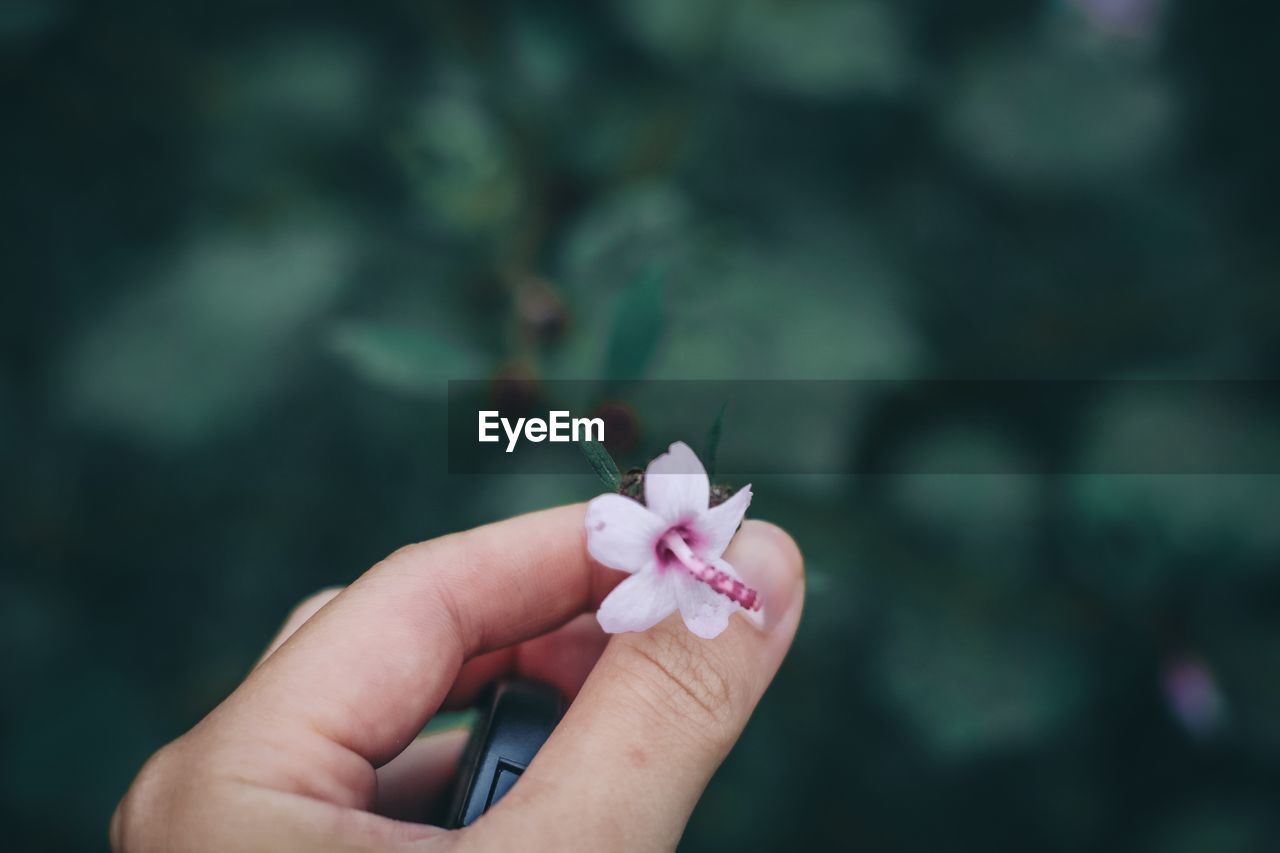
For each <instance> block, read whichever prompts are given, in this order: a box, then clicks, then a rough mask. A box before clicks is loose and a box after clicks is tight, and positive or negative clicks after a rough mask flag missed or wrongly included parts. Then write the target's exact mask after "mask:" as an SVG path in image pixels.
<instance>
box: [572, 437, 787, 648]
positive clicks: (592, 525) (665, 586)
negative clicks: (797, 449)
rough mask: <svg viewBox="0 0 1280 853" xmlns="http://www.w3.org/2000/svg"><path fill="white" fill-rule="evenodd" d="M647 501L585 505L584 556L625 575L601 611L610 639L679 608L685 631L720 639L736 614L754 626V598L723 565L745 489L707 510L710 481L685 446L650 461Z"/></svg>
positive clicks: (615, 499) (604, 498)
mask: <svg viewBox="0 0 1280 853" xmlns="http://www.w3.org/2000/svg"><path fill="white" fill-rule="evenodd" d="M644 498H645V502H644V503H643V504H641V503H640V502H639V501H636V500H633V499H631V498H628V497H624V496H623V495H612V494H611V495H601V496H600V497H598V498H596V499H595V500H593V501H591V503H589V504H587V550H588V551H589V552H590V553H591V556H592V557H594V558H595V559H596V560H597V561H598V562H600V563H603V564H604V565H606V566H608V567H609V568H611V569H619V570H621V571H624V572H630V573H631V577H629V578H627V579H626V580H624V581H623V582H622V583H620V584H619V585H618V587H617V588H616V589H614V591H613V592H611V593H609V595H608V596H607V597H606V598H605V600H604V602H603V603H601V605H600V611H599V612H598V613H597V614H596V618H598V619H599V620H600V625H601V626H602V627H603V628H604V629H605V630H606V631H608V632H609V633H610V634H619V633H622V632H624V631H644V630H647V629H649V628H652V627H653V626H654V625H656V624H658V623H659V622H661V621H662V620H663V619H665V618H666V617H667V616H669V615H670V614H671V613H673V612H675V611H676V610H677V609H678V610H679V611H680V615H681V616H682V617H684V624H685V625H686V626H688V628H689V630H690V631H692V632H693V633H695V634H697V635H698V636H699V637H703V638H705V639H708V640H710V639H712V638H713V637H717V636H719V634H720V632H721V631H723V630H724V629H725V628H727V627H728V626H729V616H730V615H731V614H732V613H733V612H734V611H740V612H742V613H744V614H745V615H747V616H749V617H751V618H752V619H753V620H756V621H758V620H759V616H760V609H761V604H762V602H761V601H760V595H759V594H758V593H757V592H756V591H755V590H754V589H752V588H750V587H749V586H747V585H746V584H745V583H743V581H742V578H741V577H739V575H738V573H737V571H736V570H735V569H734V568H733V566H731V565H729V564H728V563H726V562H725V561H724V560H723V559H721V555H722V554H723V553H724V549H725V548H727V547H729V540H731V539H733V534H734V533H735V532H736V531H737V529H738V525H739V524H740V523H741V522H742V516H743V514H745V513H746V511H747V505H748V504H750V503H751V487H750V486H743V487H742V488H741V489H739V490H738V491H737V492H736V493H734V495H733V497H731V498H729V499H728V500H727V501H725V502H724V503H722V504H720V505H719V506H716V507H712V506H710V499H711V483H710V481H709V480H708V479H707V472H706V469H704V468H703V467H702V463H701V462H699V461H698V457H697V456H696V455H694V452H693V451H692V450H690V449H689V446H688V445H687V444H685V443H683V442H679V441H677V442H676V443H675V444H673V445H671V447H670V448H669V449H668V451H667V452H666V453H664V454H662V455H661V456H659V457H658V458H657V459H654V460H653V461H652V462H650V463H649V467H648V469H647V470H646V471H645V474H644Z"/></svg>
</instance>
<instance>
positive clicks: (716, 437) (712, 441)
mask: <svg viewBox="0 0 1280 853" xmlns="http://www.w3.org/2000/svg"><path fill="white" fill-rule="evenodd" d="M728 407H729V401H727V400H726V401H725V402H723V403H721V404H720V411H718V412H716V419H715V420H714V421H712V422H711V428H710V429H708V430H707V438H706V441H705V442H704V443H703V445H702V464H703V465H704V466H705V467H706V469H707V476H708V477H710V478H714V477H715V476H716V454H717V453H718V452H719V451H720V431H721V430H722V429H723V428H724V410H725V409H727V408H728Z"/></svg>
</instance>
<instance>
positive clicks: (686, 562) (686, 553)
mask: <svg viewBox="0 0 1280 853" xmlns="http://www.w3.org/2000/svg"><path fill="white" fill-rule="evenodd" d="M662 544H663V545H665V546H667V548H668V550H670V551H671V555H672V556H673V557H675V558H676V562H678V563H679V564H680V566H681V567H682V568H683V569H684V570H685V571H686V572H688V573H689V575H690V576H692V577H693V579H694V580H697V581H701V582H702V583H705V584H706V585H707V586H709V587H711V588H712V589H713V590H715V591H716V592H718V593H720V594H721V595H723V596H724V597H725V598H728V599H729V600H730V601H733V602H736V603H737V604H738V605H740V606H741V607H742V608H743V609H744V610H759V609H760V608H761V607H762V606H764V603H763V602H762V601H761V600H760V593H758V592H756V591H755V590H754V589H752V588H751V587H749V586H747V585H746V584H744V583H743V582H742V581H740V580H738V579H737V578H731V577H729V575H727V574H726V573H724V572H722V571H720V570H719V569H717V568H716V567H715V566H713V565H711V564H710V563H708V562H706V561H705V560H703V559H702V558H701V557H699V556H697V555H696V554H694V553H693V549H691V548H690V547H689V545H688V543H687V542H685V541H684V539H683V538H682V537H681V536H680V534H679V533H678V532H677V531H675V530H672V531H670V532H669V533H667V535H666V536H663V537H662Z"/></svg>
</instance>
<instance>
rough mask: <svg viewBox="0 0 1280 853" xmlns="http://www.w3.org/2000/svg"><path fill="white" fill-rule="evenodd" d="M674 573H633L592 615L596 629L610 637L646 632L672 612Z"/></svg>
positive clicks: (653, 568)
mask: <svg viewBox="0 0 1280 853" xmlns="http://www.w3.org/2000/svg"><path fill="white" fill-rule="evenodd" d="M677 579H678V577H677V575H676V574H675V572H672V571H659V570H658V569H657V568H656V567H650V568H646V569H645V570H644V571H640V572H636V573H635V574H634V575H632V576H631V577H629V578H627V579H626V580H624V581H623V582H622V583H620V584H618V585H617V586H616V587H615V588H614V590H613V592H611V593H609V594H608V595H607V596H605V599H604V601H602V602H601V603H600V609H599V610H598V611H597V612H596V619H597V620H599V622H600V627H601V628H604V630H605V631H606V632H608V633H610V634H621V633H623V632H625V631H647V630H648V629H650V628H652V627H653V626H654V625H657V624H658V623H659V622H661V621H662V620H663V619H666V618H667V617H668V616H670V615H671V614H672V613H674V612H675V610H676V591H675V584H674V581H676V580H677Z"/></svg>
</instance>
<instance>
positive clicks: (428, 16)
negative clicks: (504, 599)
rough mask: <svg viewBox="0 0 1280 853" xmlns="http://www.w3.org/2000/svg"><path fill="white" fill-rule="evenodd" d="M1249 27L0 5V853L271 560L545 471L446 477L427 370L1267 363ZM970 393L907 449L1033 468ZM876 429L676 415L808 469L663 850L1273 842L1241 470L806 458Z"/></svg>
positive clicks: (166, 725)
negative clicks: (777, 626) (768, 618)
mask: <svg viewBox="0 0 1280 853" xmlns="http://www.w3.org/2000/svg"><path fill="white" fill-rule="evenodd" d="M1277 24H1280V12H1278V11H1277V7H1275V6H1272V5H1267V4H1246V3H1244V2H1240V1H1239V0H1228V2H1218V3H1198V4H1197V3H1191V2H1176V0H1165V2H1160V0H1058V2H1032V3H1018V2H1013V0H976V2H970V3H953V2H948V0H909V2H889V0H789V2H784V0H741V2H734V1H733V0H715V2H699V3H692V2H679V0H614V2H608V3H598V4H575V3H568V2H545V3H537V4H534V3H519V2H514V0H512V2H499V0H485V2H473V3H454V4H445V3H432V2H421V0H414V1H413V2H411V0H393V2H386V3H378V4H362V5H360V4H350V3H337V2H310V3H299V2H290V0H282V2H270V3H264V2H248V0H230V2H223V3H218V4H198V3H184V2H169V3H154V2H152V3H148V2H141V0H125V1H124V2H117V3H113V4H90V3H77V2H72V0H10V2H7V3H5V4H4V5H3V6H2V7H0V55H2V56H3V68H4V71H3V75H2V76H0V85H2V86H3V89H4V93H5V97H4V103H5V112H6V116H7V121H6V130H5V133H4V134H3V136H2V137H0V164H3V165H2V166H0V168H3V169H4V172H5V175H4V186H5V190H4V198H5V204H4V205H3V211H4V221H3V232H2V233H3V234H4V242H5V249H4V253H3V258H4V265H5V284H4V287H3V288H0V333H2V335H3V343H4V348H3V349H4V359H3V364H2V365H0V465H2V468H0V471H2V472H3V473H2V478H3V486H4V487H3V489H2V490H0V495H2V498H3V512H2V513H0V529H2V530H3V545H2V550H0V565H2V566H3V570H4V571H3V579H2V580H0V637H3V642H4V646H5V650H6V651H5V655H4V658H3V661H4V662H3V664H2V666H3V670H2V674H3V678H4V683H5V684H6V685H7V687H6V690H5V696H6V701H5V702H4V705H3V728H2V729H0V732H2V733H0V738H2V739H3V740H2V743H0V754H2V755H3V756H4V759H3V776H2V777H0V791H2V796H3V816H4V819H5V829H6V833H5V835H6V839H8V843H7V845H6V846H7V848H8V849H39V850H51V849H62V848H67V849H94V848H99V847H100V846H101V844H102V840H103V837H104V833H105V827H106V821H107V817H108V815H109V813H110V810H111V808H112V806H113V805H114V802H115V800H116V799H117V798H118V797H119V795H120V794H121V793H122V792H123V790H124V788H125V787H126V785H127V783H128V781H129V779H130V778H131V776H132V775H133V773H134V772H136V770H137V769H138V767H139V766H140V765H141V763H142V762H143V760H144V759H145V758H146V756H147V755H148V754H149V753H150V752H151V751H152V750H154V749H156V748H157V747H159V746H160V745H161V744H163V743H165V742H166V741H168V740H170V739H172V738H174V737H176V736H177V735H178V734H180V733H181V732H183V731H185V730H186V729H187V728H189V727H190V726H191V725H192V724H194V722H195V721H196V720H198V719H199V718H200V717H201V716H202V715H203V714H204V713H206V712H207V711H208V710H209V709H210V708H211V707H212V706H213V705H214V704H215V703H216V702H217V701H219V699H220V698H221V697H222V696H224V695H225V694H226V693H227V692H228V691H229V690H230V689H232V687H233V686H234V685H235V684H236V683H237V681H238V680H239V679H240V678H241V677H242V676H243V674H244V673H245V671H246V669H247V668H248V667H249V666H250V665H251V663H252V661H253V660H254V658H255V655H256V654H257V653H258V652H259V651H260V649H261V648H262V646H263V645H264V644H265V643H266V642H267V640H268V638H269V637H270V635H271V633H272V632H273V631H274V629H275V628H276V627H277V625H278V623H279V621H280V620H281V619H282V618H283V616H284V614H285V613H286V612H287V611H288V609H289V608H290V607H291V606H292V605H293V604H294V603H295V602H296V601H297V600H298V599H300V598H302V597H303V596H305V595H307V594H308V593H310V592H312V591H314V590H315V589H316V588H318V587H321V586H324V585H327V584H334V583H345V582H348V581H350V580H351V579H352V578H353V577H354V576H356V575H357V574H358V573H359V572H360V571H361V570H363V569H364V568H365V567H367V566H369V565H370V564H372V563H373V562H374V561H376V560H377V559H378V558H379V557H381V556H382V555H384V554H386V553H387V552H389V551H391V550H392V549H394V548H395V547H397V546H399V545H401V544H403V543H405V542H407V541H411V540H417V539H422V538H426V537H430V536H434V535H437V534H439V533H443V532H445V531H449V530H454V529H458V528H462V527H467V526H470V525H473V524H476V523H479V522H484V521H488V520H492V519H495V518H500V517H503V516H506V515H509V514H512V513H515V512H520V511H524V510H527V509H534V508H538V507H542V506H546V505H550V504H555V503H561V502H566V501H572V500H579V499H583V498H586V497H588V496H590V495H591V494H593V493H594V491H595V490H596V489H597V486H596V484H595V483H594V480H593V479H592V477H591V475H590V473H589V471H588V470H587V468H586V466H585V465H584V469H583V476H582V477H580V478H577V477H565V476H560V477H537V476H532V475H525V476H516V474H518V473H519V472H513V476H511V477H509V478H485V477H471V478H468V477H458V476H453V477H450V476H448V475H447V474H446V473H445V460H444V456H443V450H442V448H441V446H440V442H441V441H442V439H443V426H442V422H443V412H442V409H443V405H444V381H445V380H447V379H450V378H481V379H483V378H490V377H493V378H498V379H503V378H534V379H558V378H601V377H609V378H631V377H632V376H634V375H639V374H645V375H648V376H650V377H655V378H668V379H670V378H687V377H695V378H723V379H735V378H750V379H763V378H877V377H890V378H911V377H1010V376H1018V377H1035V378H1053V377H1073V378H1079V377H1100V378H1107V377H1120V376H1152V377H1163V376H1177V377H1238V376H1268V375H1274V373H1275V369H1276V365H1277V362H1278V361H1280V345H1278V344H1277V340H1278V338H1277V336H1276V329H1277V316H1280V315H1278V313H1277V308H1278V307H1280V298H1278V297H1277V289H1276V276H1277V270H1278V269H1280V243H1277V241H1276V240H1275V234H1276V233H1277V230H1278V227H1280V216H1278V215H1277V214H1278V213H1280V206H1278V205H1277V202H1276V197H1277V196H1276V193H1277V189H1280V187H1278V186H1277V180H1278V179H1280V158H1277V157H1276V156H1275V139H1276V132H1275V131H1276V121H1277V120H1276V111H1275V108H1274V104H1273V101H1272V98H1273V97H1274V94H1273V93H1274V91H1275V84H1276V83H1277V82H1278V80H1277V73H1276V69H1275V65H1274V59H1273V52H1274V51H1273V47H1272V45H1271V43H1270V42H1271V38H1270V36H1271V34H1272V33H1274V32H1275V31H1276V29H1277ZM655 271H660V273H655ZM1260 402H1261V403H1264V404H1272V403H1274V402H1276V401H1260ZM709 404H710V405H713V406H714V405H719V401H709ZM1160 411H1161V410H1160V408H1159V401H1158V400H1154V401H1152V400H1139V399H1128V398H1126V399H1120V400H1116V401H1114V404H1111V405H1106V406H1099V407H1098V409H1097V410H1096V411H1091V412H1088V413H1084V414H1086V415H1087V416H1084V417H1082V418H1080V419H1079V421H1078V422H1077V423H1075V424H1071V425H1062V426H1060V427H1059V428H1060V429H1063V430H1066V429H1070V430H1074V431H1075V434H1073V435H1072V436H1071V439H1072V440H1073V442H1075V443H1078V444H1082V445H1084V446H1087V447H1090V448H1093V449H1094V450H1093V452H1096V453H1097V454H1098V455H1099V458H1103V459H1105V458H1112V459H1114V458H1124V457H1125V454H1130V453H1137V452H1140V451H1141V446H1142V443H1143V442H1144V441H1147V440H1150V438H1151V436H1152V435H1153V433H1159V432H1160V431H1162V430H1171V431H1179V434H1183V435H1191V436H1194V435H1196V434H1197V432H1196V430H1197V429H1198V427H1197V425H1196V424H1194V423H1179V422H1174V423H1171V422H1169V420H1168V419H1166V418H1163V417H1161V415H1160ZM980 414H981V416H978V415H974V416H973V417H972V418H971V419H970V420H964V419H961V421H960V422H957V423H953V424H949V425H948V426H947V428H946V429H945V430H942V431H937V432H920V433H919V434H913V436H912V438H911V440H909V441H906V442H905V443H904V444H903V447H904V448H905V449H904V450H903V452H904V453H910V454H919V458H922V459H926V460H929V459H954V458H957V457H959V458H963V459H970V460H972V459H975V458H977V459H988V458H990V459H1008V458H1011V457H1013V458H1016V457H1017V456H1018V455H1019V454H1023V453H1027V452H1032V451H1028V449H1027V448H1026V447H1025V446H1024V444H1022V443H1020V442H1018V441H1015V440H1014V439H1013V438H1012V437H1011V432H1010V425H1009V424H1007V423H1005V422H1003V421H1002V417H1003V413H1001V412H988V413H980ZM874 415H876V413H875V412H869V411H865V410H861V409H857V408H850V409H849V410H848V411H830V412H823V413H820V416H819V414H817V413H811V412H800V413H797V414H796V420H795V423H794V424H793V425H792V427H791V428H790V434H791V435H792V436H798V438H796V437H793V438H792V439H791V440H785V439H781V438H780V437H779V436H755V435H742V434H738V435H735V434H734V420H733V411H732V409H730V411H729V412H728V413H727V414H726V417H725V421H724V425H723V436H724V442H725V444H726V446H728V445H730V444H733V443H735V442H753V443H760V444H761V445H762V446H768V447H771V448H773V451H772V452H775V453H777V454H784V455H785V454H801V455H805V454H808V455H807V456H804V458H810V459H812V458H817V459H822V460H829V465H830V470H831V472H832V475H831V476H829V477H814V476H809V477H775V478H767V479H765V480H763V481H757V482H756V483H755V492H756V495H757V499H756V502H755V506H754V507H753V513H755V514H758V515H760V516H764V517H768V518H770V519H773V520H775V521H778V522H779V523H781V524H783V525H785V526H787V527H788V528H789V529H790V530H791V531H792V532H793V533H794V535H795V536H796V538H797V540H798V541H799V542H800V543H801V545H802V547H803V549H804V550H805V553H806V556H807V559H808V566H809V578H810V580H809V590H810V596H809V603H808V610H807V613H806V617H805V623H804V625H803V626H802V630H801V635H800V637H799V640H798V642H797V645H796V647H795V649H794V652H793V654H792V656H791V657H790V658H789V660H788V663H787V664H786V666H785V667H784V669H783V671H782V673H781V675H780V676H779V679H778V682H777V684H776V685H775V687H774V688H773V689H772V691H771V692H770V694H769V695H768V696H767V697H766V699H765V701H764V703H763V705H762V706H761V708H760V710H759V712H758V715H757V717H756V719H755V720H754V722H753V723H752V725H751V727H750V729H749V730H748V732H747V733H746V735H745V737H744V738H743V740H742V742H741V744H740V746H739V748H738V749H737V750H736V751H735V752H734V753H733V754H732V755H731V756H730V758H729V760H728V763H727V765H726V768H725V771H724V772H722V773H721V774H720V775H719V776H718V777H717V778H716V779H715V780H714V781H713V783H712V784H711V786H710V788H709V789H708V791H707V794H706V796H705V798H704V799H703V801H702V804H701V805H700V807H699V808H698V810H697V811H696V813H695V814H694V816H693V820H692V823H691V825H690V828H689V831H688V834H687V837H686V842H685V845H686V847H687V848H688V849H690V850H700V849H722V848H725V847H727V846H730V845H735V846H737V847H738V848H739V849H784V848H785V849H791V848H794V847H796V846H800V847H802V848H803V847H807V846H815V847H828V846H833V845H835V844H837V843H847V844H849V845H850V846H852V847H855V848H856V849H863V850H937V849H945V850H983V851H990V850H1016V851H1022V850H1046V851H1051V850H1091V851H1093V850H1123V851H1168V853H1183V851H1214V853H1237V851H1238V852H1239V853H1245V851H1262V850H1274V849H1277V848H1280V825H1278V821H1277V818H1276V809H1275V803H1276V801H1277V796H1278V795H1280V678H1277V673H1280V619H1278V618H1277V617H1280V598H1278V596H1277V592H1278V591H1280V580H1278V578H1277V572H1276V568H1277V561H1278V560H1280V534H1278V533H1277V531H1278V530H1280V525H1277V523H1276V518H1277V513H1276V507H1277V506H1278V505H1280V503H1278V501H1277V497H1280V484H1278V483H1277V482H1276V480H1275V478H1273V477H1263V476H1259V477H1212V476H1204V477H1173V476H1167V475H1153V476H1142V477H1139V476H1118V475H1111V476H1102V475H1096V476H1089V477H1084V476H1080V477H1068V476H1054V477H1050V476H1032V475H1027V476H1020V477H1013V476H982V475H973V476H957V475H939V476H936V477H932V476H921V477H910V478H908V477H901V478H893V477H883V478H869V479H865V480H861V479H855V478H851V477H843V476H840V475H841V472H842V471H843V470H844V469H845V467H846V465H847V464H848V462H847V460H849V459H852V458H853V455H854V454H855V453H856V450H857V448H858V447H859V443H860V442H861V441H862V440H863V439H864V437H865V435H866V426H867V424H868V422H869V419H870V418H872V417H873V416H874ZM1214 416H1215V417H1216V416H1217V415H1214ZM1233 417H1235V416H1233ZM708 426H709V421H708V420H705V419H704V420H702V421H700V422H698V423H696V424H690V425H689V428H690V430H692V432H690V433H689V434H687V435H673V436H670V437H669V438H671V439H675V438H683V439H685V440H688V441H691V442H694V443H695V444H696V443H697V442H698V441H699V440H700V439H701V438H702V436H703V435H705V431H706V429H707V427H708ZM899 426H901V427H902V428H904V429H905V428H907V427H908V426H910V425H907V424H901V425H899V424H894V423H891V424H890V425H889V427H890V428H893V429H897V428H898V427H899ZM1234 426H1235V427H1236V431H1237V433H1238V434H1239V435H1240V436H1241V441H1261V442H1270V441H1274V440H1275V439H1274V435H1273V433H1272V432H1271V431H1270V429H1269V428H1268V426H1267V424H1265V423H1263V422H1261V421H1259V420H1258V418H1257V416H1255V415H1251V414H1249V413H1240V414H1239V416H1238V421H1237V422H1235V424H1234ZM1052 446H1053V443H1052V442H1051V441H1050V442H1046V443H1045V444H1043V445H1041V447H1042V450H1040V451H1035V452H1045V453H1048V452H1051V448H1052ZM1045 447H1047V448H1049V449H1048V450H1045V449H1043V448H1045ZM1117 455H1118V457H1117ZM921 467H928V464H927V462H926V463H924V464H922V465H921ZM1032 467H1034V461H1033V464H1032ZM1048 468H1049V469H1053V470H1061V466H1054V465H1049V466H1048ZM1188 673H1190V675H1188Z"/></svg>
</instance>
